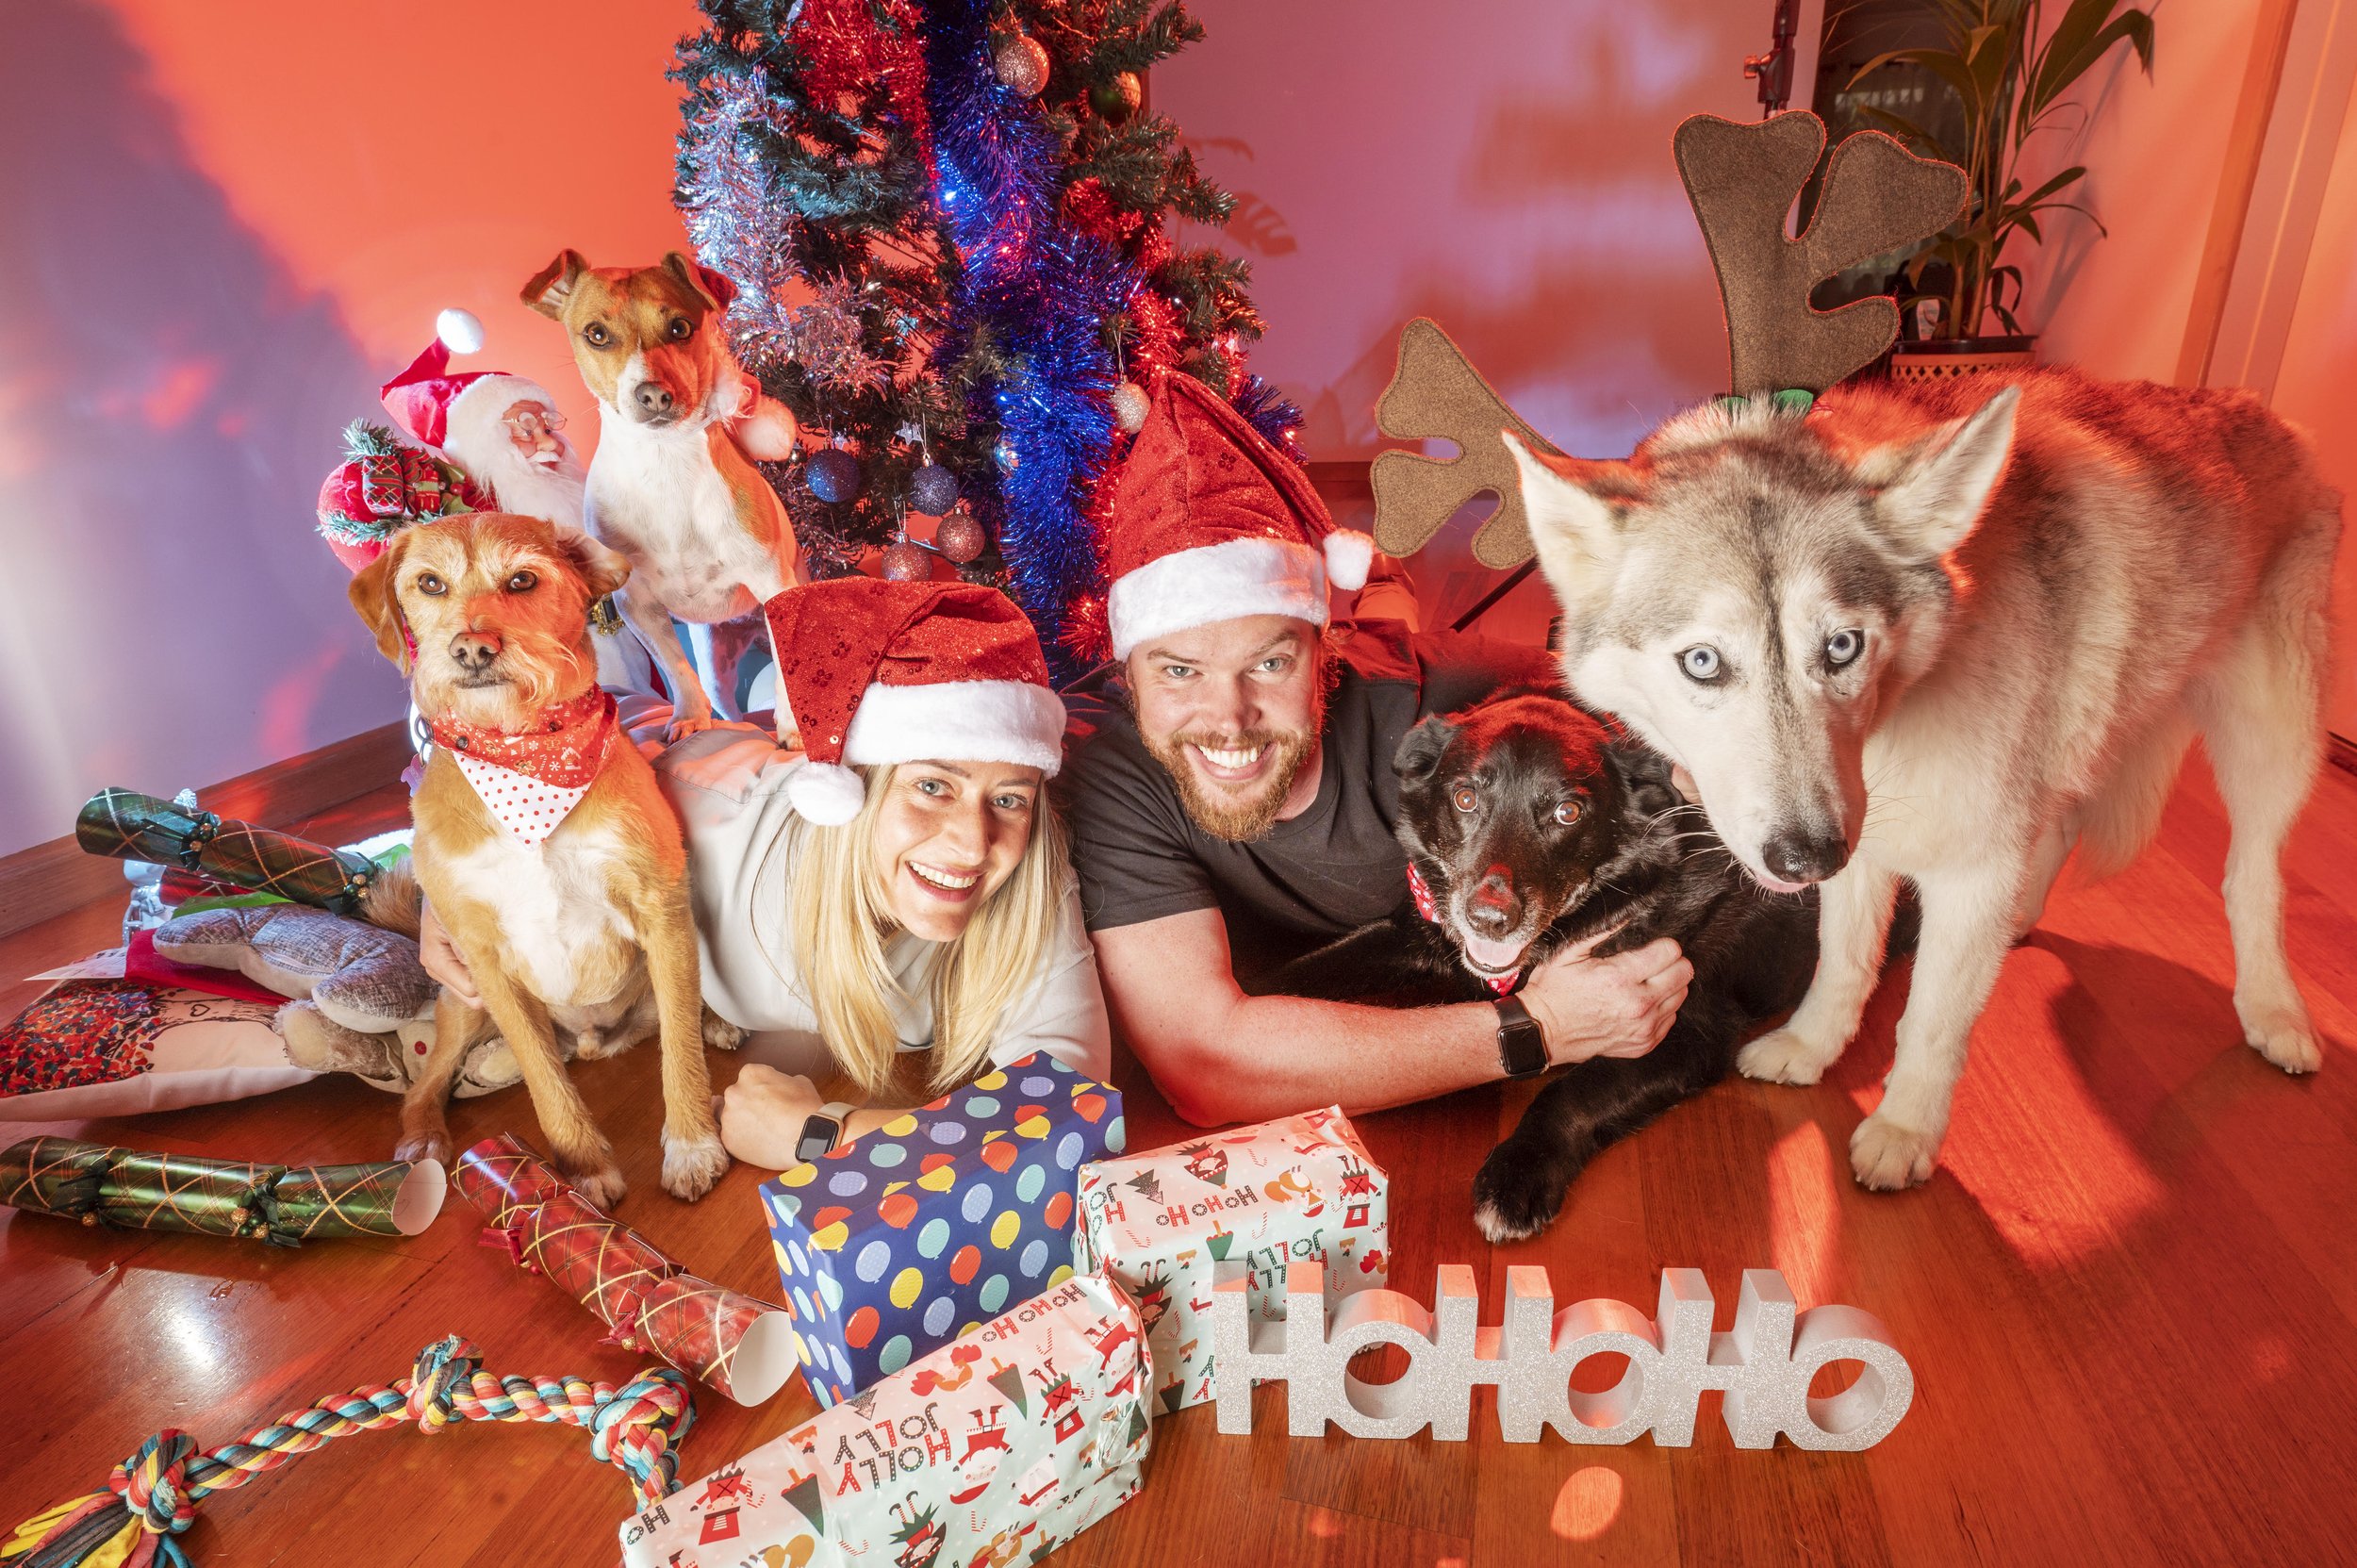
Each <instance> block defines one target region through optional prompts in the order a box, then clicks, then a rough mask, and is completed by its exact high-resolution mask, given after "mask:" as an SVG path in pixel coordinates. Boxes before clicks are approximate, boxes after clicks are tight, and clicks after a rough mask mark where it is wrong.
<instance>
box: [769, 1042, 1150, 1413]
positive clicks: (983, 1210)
mask: <svg viewBox="0 0 2357 1568" xmlns="http://www.w3.org/2000/svg"><path fill="white" fill-rule="evenodd" d="M1122 1147H1123V1144H1122V1125H1121V1095H1120V1092H1119V1091H1118V1090H1115V1089H1113V1088H1112V1087H1111V1086H1109V1085H1107V1084H1103V1083H1096V1082H1092V1081H1090V1080H1088V1079H1085V1078H1082V1077H1081V1076H1080V1074H1078V1073H1076V1072H1074V1071H1073V1070H1072V1069H1071V1068H1070V1067H1067V1066H1065V1065H1063V1063H1061V1062H1059V1061H1057V1060H1056V1059H1055V1058H1054V1057H1052V1056H1049V1055H1047V1053H1046V1052H1044V1051H1043V1052H1040V1053H1037V1054H1035V1055H1031V1056H1027V1057H1025V1058H1023V1059H1022V1060H1021V1061H1019V1062H1016V1063H1014V1064H1013V1065H1010V1066H1007V1067H1002V1068H995V1069H993V1070H992V1071H990V1072H987V1073H984V1074H983V1075H982V1076H981V1078H978V1079H976V1080H975V1081H973V1082H972V1083H970V1084H968V1085H966V1086H965V1087H964V1088H963V1089H959V1090H956V1091H954V1092H953V1093H950V1094H948V1095H945V1096H943V1097H942V1098H940V1099H937V1100H935V1101H933V1102H932V1103H931V1105H928V1106H926V1107H924V1108H923V1109H922V1110H918V1111H914V1112H911V1113H910V1114H907V1115H905V1116H902V1117H900V1118H899V1119H898V1120H897V1121H894V1122H891V1123H889V1124H887V1125H886V1126H884V1127H882V1128H881V1129H879V1130H878V1131H874V1132H870V1133H868V1134H867V1135H866V1136H865V1137H863V1138H860V1139H858V1140H856V1141H854V1142H852V1143H849V1144H847V1145H845V1146H844V1147H841V1148H838V1149H836V1150H834V1151H833V1152H832V1153H831V1154H829V1155H827V1156H826V1157H825V1158H824V1159H821V1160H817V1161H815V1162H813V1163H811V1164H805V1165H798V1166H796V1167H795V1168H794V1169H792V1170H790V1171H787V1172H785V1173H784V1174H783V1175H781V1176H780V1177H778V1179H777V1180H774V1181H769V1182H765V1183H764V1184H763V1186H762V1189H761V1201H762V1207H763V1210H764V1212H765V1213H766V1215H767V1216H768V1222H769V1236H770V1240H771V1241H772V1243H773V1244H774V1245H775V1248H776V1252H777V1258H778V1274H779V1277H780V1278H781V1279H783V1281H784V1284H785V1294H786V1299H787V1303H788V1309H789V1310H790V1311H791V1312H793V1314H794V1333H795V1351H796V1353H797V1355H799V1358H800V1360H801V1364H802V1376H803V1378H804V1380H806V1381H807V1382H808V1383H809V1384H810V1391H811V1393H812V1395H815V1396H816V1399H817V1400H818V1403H819V1404H820V1405H821V1406H826V1407H832V1406H834V1405H838V1404H840V1403H842V1402H843V1401H844V1400H845V1399H848V1398H849V1397H850V1395H852V1394H853V1393H854V1392H855V1391H857V1390H859V1389H862V1388H865V1387H866V1386H867V1385H868V1384H869V1383H872V1382H874V1381H875V1380H876V1379H877V1378H881V1377H883V1376H884V1375H885V1374H887V1373H892V1372H898V1371H899V1370H900V1368H902V1367H904V1366H906V1365H908V1364H909V1362H913V1361H915V1359H916V1358H917V1357H919V1356H922V1355H924V1354H925V1353H926V1352H927V1351H929V1350H931V1349H932V1348H933V1347H934V1346H935V1345H946V1344H948V1342H949V1341H950V1340H951V1339H952V1338H954V1337H956V1336H957V1335H959V1334H961V1333H963V1332H964V1331H965V1330H966V1329H971V1328H973V1327H974V1326H975V1325H976V1324H978V1323H986V1322H988V1321H989V1320H990V1319H992V1318H993V1317H995V1316H997V1314H998V1313H999V1312H1003V1311H1004V1310H1005V1309H1006V1308H1007V1306H1008V1305H1009V1304H1010V1303H1011V1302H1016V1301H1021V1300H1024V1299H1025V1298H1027V1297H1029V1296H1033V1295H1035V1294H1037V1293H1038V1292H1039V1291H1041V1290H1043V1289H1045V1288H1047V1286H1049V1285H1051V1284H1057V1283H1061V1282H1062V1281H1063V1279H1066V1278H1067V1277H1069V1276H1070V1274H1071V1273H1072V1267H1071V1257H1072V1242H1071V1228H1072V1220H1073V1197H1074V1193H1075V1189H1076V1186H1077V1183H1078V1180H1079V1177H1078V1173H1079V1170H1080V1166H1081V1165H1082V1164H1084V1163H1086V1162H1087V1161H1090V1160H1094V1159H1096V1158H1098V1157H1099V1156H1101V1155H1104V1154H1108V1153H1113V1154H1118V1153H1120V1152H1121V1149H1122Z"/></svg>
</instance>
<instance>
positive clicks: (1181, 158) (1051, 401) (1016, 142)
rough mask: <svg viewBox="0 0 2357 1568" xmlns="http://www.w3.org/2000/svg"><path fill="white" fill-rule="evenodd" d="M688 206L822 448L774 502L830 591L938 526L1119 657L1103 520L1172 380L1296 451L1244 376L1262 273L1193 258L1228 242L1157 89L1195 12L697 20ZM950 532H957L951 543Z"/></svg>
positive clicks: (1089, 648) (1014, 4) (971, 11)
mask: <svg viewBox="0 0 2357 1568" xmlns="http://www.w3.org/2000/svg"><path fill="white" fill-rule="evenodd" d="M701 4H702V8H703V11H704V13H705V15H706V16H707V17H708V18H709V25H708V26H707V27H706V29H705V30H704V31H703V32H702V33H701V34H700V35H698V36H696V37H694V38H690V39H687V40H685V41H683V42H682V44H681V46H680V61H679V64H678V66H677V68H676V69H675V71H674V73H673V74H674V75H676V76H677V77H678V78H679V79H680V80H682V81H683V82H684V83H685V84H686V85H687V88H688V92H687V96H686V99H685V102H684V107H683V113H684V120H685V124H684V129H683V130H682V132H681V135H680V147H679V187H678V190H677V193H676V199H677V201H678V203H679V206H680V210H681V212H682V213H683V214H684V217H685V219H686V222H687V226H688V231H689V233H690V235H691V236H692V237H693V239H694V241H695V244H696V248H697V251H698V253H699V254H700V255H701V257H702V259H703V261H704V263H705V264H706V265H708V266H711V267H715V268H717V269H718V270H719V271H720V272H724V273H726V274H727V275H728V276H729V278H730V279H731V280H732V281H733V283H735V285H736V286H737V289H738V295H737V298H736V300H735V302H734V303H733V305H732V306H731V307H730V311H729V328H730V331H731V334H732V337H733V342H734V344H735V347H736V350H737V354H738V357H739V358H740V360H741V361H742V362H743V363H744V365H745V368H746V369H747V370H748V371H751V372H752V373H753V374H755V375H757V376H758V377H759V378H760V379H761V382H762V384H763V386H764V387H765V388H766V389H767V391H768V392H769V393H770V394H771V395H772V396H774V397H777V398H779V399H781V400H782V401H783V402H784V403H785V404H787V405H788V406H789V407H791V408H792V409H793V410H794V413H795V415H796V417H797V418H798V419H799V420H800V421H803V423H804V425H805V426H806V427H808V428H810V429H813V430H816V431H821V432H826V433H827V434H828V437H829V440H830V444H829V446H828V448H827V449H826V450H824V451H820V452H816V453H815V454H811V455H810V456H809V457H808V458H807V459H806V460H804V461H801V462H799V463H797V464H794V465H792V466H781V467H773V468H771V469H770V470H769V475H770V478H771V481H772V483H774V484H775V485H776V486H777V487H778V489H779V492H780V494H782V495H783V497H784V499H785V503H786V507H787V509H788V511H789V512H790V513H791V515H792V517H793V519H794V524H795V528H796V531H797V533H798V534H799V536H800V538H801V540H802V543H803V545H804V546H805V548H806V549H807V550H808V551H809V553H810V556H811V560H812V564H813V570H814V571H815V572H816V573H818V574H832V573H836V572H841V571H846V570H849V569H851V564H852V562H853V561H855V560H856V559H857V557H858V555H859V553H861V551H862V550H863V549H864V548H865V547H867V546H870V545H879V544H882V545H887V546H892V547H893V548H889V549H887V551H886V553H885V561H884V566H885V570H886V572H887V574H889V575H896V576H898V575H908V576H922V575H926V574H928V573H930V571H931V561H930V560H929V559H928V558H926V557H925V556H924V555H923V554H921V553H918V552H917V550H916V547H915V546H910V545H906V544H904V543H898V542H897V541H899V539H900V536H901V531H902V529H903V526H904V523H905V520H906V518H907V516H908V514H910V513H913V512H915V513H923V514H926V515H929V516H936V517H943V523H942V526H941V529H940V532H939V535H938V537H937V545H938V548H939V550H940V553H942V554H943V555H944V556H946V557H947V558H948V559H949V560H950V561H952V562H953V563H955V564H956V565H957V566H958V569H959V570H960V572H961V573H962V574H963V575H964V576H966V577H967V578H968V579H969V580H973V581H981V582H990V583H995V584H997V585H998V586H1003V587H1005V588H1006V589H1007V590H1008V591H1009V592H1010V593H1011V594H1013V595H1014V598H1015V600H1016V601H1017V602H1019V603H1021V604H1022V606H1023V607H1024V609H1025V610H1026V611H1027V612H1028V613H1029V614H1030V617H1031V619H1032V620H1033V622H1034V623H1035V624H1036V625H1037V626H1038V627H1039V630H1040V635H1041V640H1042V641H1043V642H1044V643H1046V644H1047V647H1048V649H1049V652H1050V655H1051V657H1053V658H1055V659H1056V660H1057V662H1058V663H1059V665H1060V666H1061V667H1062V668H1063V670H1066V671H1068V670H1070V669H1072V668H1076V667H1078V666H1079V665H1081V664H1084V663H1085V662H1086V661H1087V660H1088V659H1090V658H1093V657H1095V656H1096V652H1097V650H1098V649H1099V647H1101V642H1102V636H1103V630H1102V628H1103V600H1102V593H1101V581H1100V580H1101V575H1102V571H1101V565H1100V562H1099V558H1098V548H1097V536H1098V527H1097V522H1098V519H1099V518H1100V517H1101V514H1102V509H1103V507H1104V504H1105V502H1106V498H1107V496H1108V494H1109V493H1110V490H1111V477H1112V470H1113V464H1114V463H1115V461H1116V460H1117V458H1118V455H1119V443H1120V442H1121V441H1122V439H1123V438H1124V437H1123V434H1122V433H1123V432H1124V431H1133V430H1135V428H1136V427H1137V422H1138V421H1139V420H1140V419H1142V418H1143V416H1144V412H1145V405H1146V400H1145V395H1144V388H1147V387H1150V386H1151V385H1152V383H1153V380H1154V379H1155V378H1156V377H1159V376H1162V375H1168V374H1185V375H1193V376H1195V377H1197V378H1199V379H1200V380H1202V381H1203V382H1204V383H1205V384H1207V385H1208V386H1210V387H1211V388H1213V389H1215V390H1217V391H1218V392H1220V393H1221V394H1222V395H1224V396H1226V397H1228V399H1230V400H1231V401H1232V402H1233V403H1235V404H1236V405H1237V406H1238V407H1239V408H1240V409H1241V410H1242V411H1243V412H1244V414H1245V415H1246V416H1247V417H1248V418H1250V419H1251V420H1252V421H1253V422H1254V424H1255V425H1256V426H1258V427H1259V428H1260V429H1261V431H1262V433H1263V434H1265V435H1267V436H1269V437H1270V438H1271V439H1273V440H1275V441H1277V443H1278V444H1279V445H1280V446H1281V447H1285V448H1286V449H1287V450H1291V449H1292V448H1291V443H1292V442H1293V440H1294V431H1295V429H1296V427H1297V426H1298V425H1299V423H1300V414H1299V411H1298V410H1297V409H1295V408H1294V407H1293V405H1292V404H1289V403H1287V402H1285V401H1284V399H1283V398H1281V397H1280V396H1278V395H1277V393H1276V391H1275V390H1274V388H1271V387H1269V385H1268V384H1267V383H1266V382H1264V381H1262V380H1261V378H1260V377H1258V376H1255V375H1252V374H1251V373H1249V372H1248V371H1246V370H1245V369H1244V348H1245V345H1247V344H1249V343H1251V342H1253V341H1254V340H1255V339H1257V338H1259V337H1260V335H1261V319H1260V317H1259V315H1258V313H1257V312H1255V310H1254V309H1253V306H1252V302H1251V300H1250V298H1249V297H1248V296H1247V295H1246V293H1245V285H1246V283H1247V281H1248V276H1249V269H1248V267H1247V264H1246V263H1244V261H1242V260H1239V259H1237V258H1235V257H1232V256H1227V255H1225V254H1223V253H1221V252H1219V251H1216V250H1211V249H1179V248H1177V247H1175V246H1174V245H1173V244H1172V243H1171V241H1170V239H1168V237H1167V236H1166V234H1165V233H1164V218H1165V215H1166V214H1169V213H1174V212H1175V213H1178V214H1179V215H1180V216H1183V217H1185V218H1189V219H1192V220H1194V221H1195V222H1196V223H1207V224H1218V223H1225V222H1226V221H1227V219H1228V213H1229V211H1230V210H1231V208H1232V207H1233V206H1234V201H1233V198H1232V197H1230V196H1229V195H1228V192H1226V191H1225V190H1221V189H1220V188H1219V187H1218V186H1216V185H1214V184H1213V183H1211V181H1210V180H1208V179H1206V178H1204V176H1203V174H1202V173H1201V172H1200V171H1198V170H1197V169H1196V168H1195V159H1194V157H1193V156H1192V155H1191V154H1190V153H1189V152H1188V151H1187V149H1186V148H1185V147H1184V146H1183V145H1181V144H1180V141H1179V136H1178V126H1177V125H1175V124H1172V122H1171V121H1170V120H1168V119H1167V118H1165V117H1163V116H1162V115H1158V114H1153V113H1149V112H1146V111H1145V110H1144V109H1143V108H1142V107H1141V99H1142V91H1141V87H1140V81H1139V74H1140V73H1141V72H1144V71H1146V69H1147V68H1149V67H1150V66H1152V65H1153V64H1154V63H1155V62H1156V61H1158V60H1162V59H1166V58H1169V57H1170V56H1171V55H1173V54H1175V53H1177V52H1178V50H1179V49H1181V48H1183V47H1185V46H1186V45H1187V44H1189V43H1192V42H1195V41H1197V40H1198V39H1200V38H1201V37H1202V34H1203V29H1202V27H1201V25H1199V24H1198V23H1196V22H1195V19H1194V18H1193V17H1191V16H1189V15H1188V14H1187V11H1186V8H1185V7H1184V5H1183V4H1181V3H1180V0H1165V3H1162V4H1156V3H1155V0H701ZM944 514H947V515H946V516H945V515H944Z"/></svg>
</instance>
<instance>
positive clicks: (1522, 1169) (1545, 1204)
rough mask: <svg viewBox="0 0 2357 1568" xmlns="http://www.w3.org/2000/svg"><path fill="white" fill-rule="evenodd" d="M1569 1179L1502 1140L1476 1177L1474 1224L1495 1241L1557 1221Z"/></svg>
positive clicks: (1534, 1231) (1521, 1236)
mask: <svg viewBox="0 0 2357 1568" xmlns="http://www.w3.org/2000/svg"><path fill="white" fill-rule="evenodd" d="M1568 1185H1569V1183H1568V1182H1565V1181H1561V1180H1558V1179H1557V1178H1556V1177H1555V1175H1554V1174H1553V1172H1552V1170H1551V1169H1550V1168H1549V1166H1548V1164H1546V1163H1545V1162H1542V1161H1539V1160H1534V1159H1532V1158H1531V1157H1530V1156H1529V1155H1527V1154H1526V1153H1525V1152H1524V1151H1522V1150H1520V1149H1517V1148H1516V1147H1514V1146H1513V1145H1512V1144H1500V1145H1499V1146H1498V1147H1495V1148H1493V1149H1492V1150H1491V1151H1490V1157H1489V1158H1488V1159H1487V1160H1484V1161H1483V1162H1482V1163H1481V1170H1480V1172H1479V1173H1478V1174H1477V1175H1475V1177H1474V1224H1475V1226H1477V1227H1478V1228H1479V1229H1480V1230H1481V1233H1482V1234H1483V1235H1484V1236H1487V1237H1488V1238H1489V1239H1490V1240H1492V1241H1493V1242H1518V1241H1521V1240H1522V1239H1524V1238H1525V1236H1535V1235H1537V1234H1538V1233H1539V1232H1540V1231H1541V1230H1545V1229H1546V1228H1547V1227H1548V1226H1550V1225H1552V1224H1554V1223H1555V1216H1556V1214H1557V1213H1558V1212H1560V1211H1561V1209H1562V1207H1563V1193H1564V1189H1565V1188H1566V1187H1567V1186H1568Z"/></svg>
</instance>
